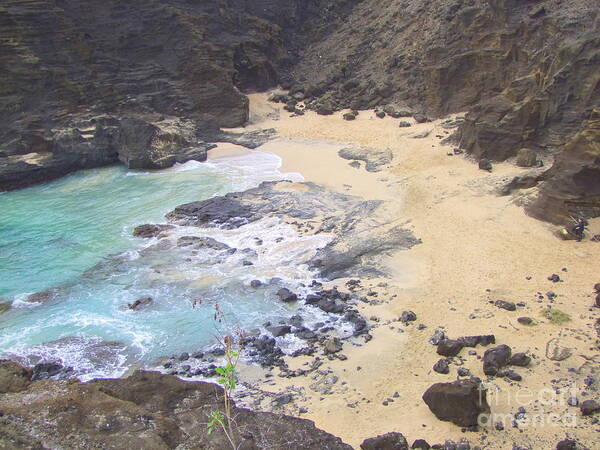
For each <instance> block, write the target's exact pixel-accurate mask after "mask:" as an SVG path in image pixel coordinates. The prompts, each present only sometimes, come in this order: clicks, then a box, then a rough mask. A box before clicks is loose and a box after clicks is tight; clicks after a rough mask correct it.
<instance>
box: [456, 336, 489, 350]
mask: <svg viewBox="0 0 600 450" xmlns="http://www.w3.org/2000/svg"><path fill="white" fill-rule="evenodd" d="M458 341H459V342H460V343H461V344H462V345H463V346H465V347H477V346H478V345H482V346H484V347H486V346H488V345H490V344H495V343H496V336H494V335H493V334H483V335H479V336H463V337H460V338H458Z"/></svg>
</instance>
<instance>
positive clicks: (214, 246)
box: [177, 236, 231, 250]
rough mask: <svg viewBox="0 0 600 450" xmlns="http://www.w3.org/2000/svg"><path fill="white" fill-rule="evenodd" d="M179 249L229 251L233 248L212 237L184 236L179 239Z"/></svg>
mask: <svg viewBox="0 0 600 450" xmlns="http://www.w3.org/2000/svg"><path fill="white" fill-rule="evenodd" d="M177 247H193V248H194V249H201V248H209V249H211V250H229V249H230V248H231V247H229V245H227V244H224V243H223V242H219V241H217V240H216V239H213V238H211V237H200V236H182V237H180V238H179V239H177Z"/></svg>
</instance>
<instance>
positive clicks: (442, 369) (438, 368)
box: [433, 358, 450, 375]
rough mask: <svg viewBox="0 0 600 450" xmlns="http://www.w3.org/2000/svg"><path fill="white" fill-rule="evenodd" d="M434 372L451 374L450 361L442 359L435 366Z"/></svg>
mask: <svg viewBox="0 0 600 450" xmlns="http://www.w3.org/2000/svg"><path fill="white" fill-rule="evenodd" d="M433 371H434V372H437V373H441V374H443V375H446V374H448V373H450V366H449V365H448V360H447V359H446V358H443V359H440V360H439V361H438V362H436V363H435V364H434V365H433Z"/></svg>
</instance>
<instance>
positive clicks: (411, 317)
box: [400, 311, 417, 323]
mask: <svg viewBox="0 0 600 450" xmlns="http://www.w3.org/2000/svg"><path fill="white" fill-rule="evenodd" d="M415 320H417V315H416V314H415V313H414V312H412V311H403V312H402V315H401V316H400V322H403V323H408V322H414V321H415Z"/></svg>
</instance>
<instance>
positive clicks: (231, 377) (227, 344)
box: [206, 304, 240, 450]
mask: <svg viewBox="0 0 600 450" xmlns="http://www.w3.org/2000/svg"><path fill="white" fill-rule="evenodd" d="M224 317H225V316H224V314H223V312H222V311H221V310H220V308H219V305H218V304H217V305H215V316H214V318H215V320H216V321H218V322H222V321H223V320H224ZM217 339H218V340H219V342H221V344H222V345H223V347H224V348H225V362H226V363H225V365H224V366H221V367H217V368H216V369H215V370H216V371H217V373H218V374H219V379H218V380H217V381H218V383H219V384H220V385H221V386H222V387H223V407H224V410H225V411H224V413H223V412H221V411H219V410H212V411H210V413H209V414H208V419H209V421H208V423H207V425H206V426H207V428H208V434H211V433H212V432H213V431H215V428H216V427H220V428H221V429H222V430H223V432H224V433H225V436H226V437H227V440H228V441H229V443H230V444H231V446H232V448H233V449H234V450H235V449H236V448H237V446H236V445H235V436H234V433H233V425H234V418H233V414H232V413H233V403H232V401H231V394H232V393H233V391H235V388H236V376H237V364H238V361H239V359H240V354H239V352H238V351H236V350H235V349H234V339H233V338H232V337H231V336H225V337H224V338H223V339H219V338H217Z"/></svg>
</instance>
